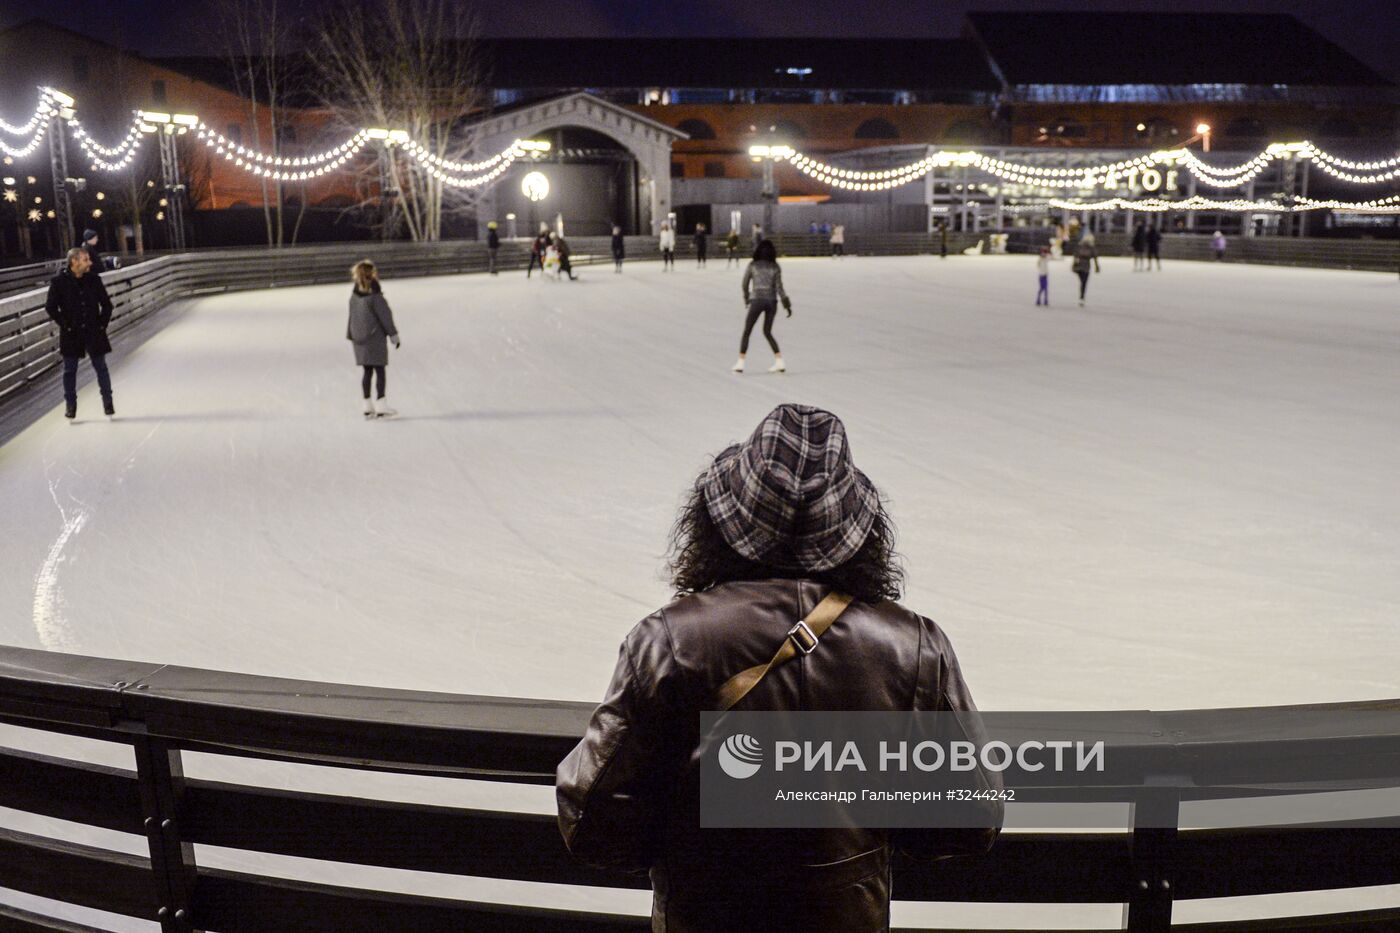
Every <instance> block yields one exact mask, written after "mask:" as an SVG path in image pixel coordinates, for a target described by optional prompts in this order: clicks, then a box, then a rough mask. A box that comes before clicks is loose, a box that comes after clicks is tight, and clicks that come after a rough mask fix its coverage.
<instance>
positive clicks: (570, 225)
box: [495, 126, 642, 236]
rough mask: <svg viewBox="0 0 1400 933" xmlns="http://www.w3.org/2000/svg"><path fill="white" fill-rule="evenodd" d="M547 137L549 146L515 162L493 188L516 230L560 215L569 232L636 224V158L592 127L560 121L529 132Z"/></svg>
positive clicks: (595, 232)
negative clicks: (529, 157) (513, 168)
mask: <svg viewBox="0 0 1400 933" xmlns="http://www.w3.org/2000/svg"><path fill="white" fill-rule="evenodd" d="M530 138H531V139H543V140H547V141H548V142H549V151H548V152H547V153H544V154H543V155H541V156H539V157H538V158H533V157H532V158H531V159H529V160H528V161H522V162H521V163H519V167H520V170H519V171H512V172H511V173H509V174H508V175H507V176H506V179H505V180H504V183H503V184H501V185H500V186H498V187H497V190H496V192H495V195H496V197H495V207H496V211H497V213H498V214H500V215H501V216H502V217H504V216H506V215H508V214H514V215H515V216H516V230H517V231H518V233H519V234H520V235H521V236H528V235H531V234H533V233H534V232H535V231H536V230H538V229H539V226H540V224H541V223H545V224H548V225H549V226H551V227H552V226H553V225H554V221H555V218H556V217H558V216H561V215H562V216H563V218H564V222H565V229H566V231H567V232H568V233H569V234H571V235H574V236H605V235H607V234H608V233H611V232H612V226H613V224H618V225H619V226H621V227H622V230H623V232H624V233H629V234H633V233H638V232H640V231H641V229H642V210H641V208H642V205H641V198H640V197H639V196H638V190H637V189H638V174H639V170H638V166H637V158H636V156H634V155H633V154H632V151H631V150H630V149H628V148H627V147H626V146H624V145H623V144H622V143H621V142H619V141H617V140H616V139H614V138H612V137H611V136H609V135H607V134H606V133H600V132H598V131H597V130H591V129H588V128H587V127H581V126H560V127H556V128H554V129H552V130H546V131H544V132H537V133H533V134H531V137H530Z"/></svg>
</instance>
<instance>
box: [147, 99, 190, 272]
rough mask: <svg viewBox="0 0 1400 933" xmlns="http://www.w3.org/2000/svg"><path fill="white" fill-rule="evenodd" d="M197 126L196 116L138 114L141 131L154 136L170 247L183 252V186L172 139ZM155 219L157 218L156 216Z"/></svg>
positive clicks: (156, 111) (157, 113)
mask: <svg viewBox="0 0 1400 933" xmlns="http://www.w3.org/2000/svg"><path fill="white" fill-rule="evenodd" d="M198 125H199V117H197V116H195V115H194V114H189V113H176V114H169V113H163V112H161V111H158V110H142V111H141V132H143V133H151V134H154V135H155V137H156V148H157V150H158V151H159V153H160V183H161V188H162V189H164V191H165V198H164V199H163V200H164V201H165V203H164V204H163V205H161V206H162V207H163V208H164V209H165V210H164V214H165V219H166V222H167V223H168V224H169V226H170V246H171V248H172V249H175V250H178V251H184V249H185V247H186V242H185V205H184V193H185V184H184V182H183V181H182V180H181V178H180V152H179V149H178V148H176V145H175V139H176V137H177V136H183V135H185V134H186V133H188V132H189V131H190V127H192V126H198ZM157 219H159V217H157Z"/></svg>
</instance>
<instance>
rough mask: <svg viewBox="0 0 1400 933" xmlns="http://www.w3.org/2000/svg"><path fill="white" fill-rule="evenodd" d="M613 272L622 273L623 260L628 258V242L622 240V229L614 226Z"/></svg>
mask: <svg viewBox="0 0 1400 933" xmlns="http://www.w3.org/2000/svg"><path fill="white" fill-rule="evenodd" d="M612 254H613V271H614V272H621V271H622V260H624V259H626V258H627V241H626V240H624V239H623V238H622V228H621V227H619V226H618V225H617V224H613V232H612Z"/></svg>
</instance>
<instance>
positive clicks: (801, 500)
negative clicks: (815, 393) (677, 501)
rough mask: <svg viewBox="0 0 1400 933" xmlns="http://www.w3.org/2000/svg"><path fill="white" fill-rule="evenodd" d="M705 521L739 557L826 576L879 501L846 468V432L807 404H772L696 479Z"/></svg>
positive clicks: (853, 546)
mask: <svg viewBox="0 0 1400 933" xmlns="http://www.w3.org/2000/svg"><path fill="white" fill-rule="evenodd" d="M700 488H701V491H702V492H703V493H704V495H705V505H706V507H707V508H708V510H709V513H710V518H711V519H713V520H714V523H715V524H716V525H717V526H718V527H719V530H720V534H722V535H723V536H724V540H725V541H726V542H728V544H729V546H730V547H732V548H733V549H734V550H735V551H737V552H738V553H739V554H740V555H742V556H743V557H746V558H748V559H749V560H754V561H761V562H763V563H767V564H772V565H774V566H777V567H782V568H784V569H789V570H792V569H796V570H807V571H814V572H816V571H823V570H830V569H831V568H832V567H838V566H840V565H841V564H844V563H845V562H846V561H848V560H850V559H851V558H852V557H853V556H855V553H856V552H857V551H859V550H860V547H861V545H862V544H864V543H865V539H866V537H867V536H868V535H869V534H870V527H871V525H873V524H874V522H875V515H876V513H877V512H878V511H879V507H880V496H879V493H877V492H876V491H875V487H874V486H873V485H872V484H871V482H870V480H869V479H867V478H866V476H865V474H864V473H862V472H860V470H857V469H856V467H855V464H854V463H852V462H851V449H850V445H849V444H848V443H847V441H846V426H845V425H843V424H842V423H841V419H840V418H838V417H836V416H835V415H833V414H832V413H831V412H828V411H822V410H821V409H820V408H812V407H811V406H809V405H779V406H778V407H777V408H775V409H773V410H772V411H771V412H770V413H769V414H768V416H767V417H766V418H764V419H763V421H761V422H760V423H759V425H758V428H757V429H756V430H755V431H754V432H753V435H752V436H750V437H749V439H748V440H747V441H745V442H744V443H742V444H735V445H733V446H731V447H728V448H726V449H725V450H723V451H722V452H721V453H720V454H719V456H717V457H715V462H714V463H713V464H712V465H711V467H710V469H709V470H708V471H706V473H705V475H704V476H702V477H701V478H700Z"/></svg>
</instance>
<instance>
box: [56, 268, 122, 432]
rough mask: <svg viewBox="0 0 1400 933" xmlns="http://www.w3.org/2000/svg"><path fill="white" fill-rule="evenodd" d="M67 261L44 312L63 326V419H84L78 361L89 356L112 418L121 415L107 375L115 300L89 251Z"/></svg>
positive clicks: (60, 338)
mask: <svg viewBox="0 0 1400 933" xmlns="http://www.w3.org/2000/svg"><path fill="white" fill-rule="evenodd" d="M67 260H68V261H67V263H66V264H65V266H64V268H63V271H62V272H60V273H59V274H58V275H56V276H54V277H53V281H51V282H50V283H49V295H48V299H47V300H46V301H45V302H44V310H45V311H47V312H48V315H49V317H50V318H51V319H52V320H53V322H54V323H55V324H57V325H58V353H59V355H60V356H62V357H63V401H64V412H63V416H64V417H65V418H68V419H69V420H70V421H71V420H72V419H74V418H76V417H77V416H78V361H79V360H81V359H82V358H83V357H84V356H86V357H88V358H89V359H90V360H92V368H93V371H94V372H96V373H97V387H98V390H99V391H100V392H101V394H102V410H103V412H105V413H106V415H107V417H109V418H111V417H114V416H115V415H116V413H117V411H116V408H115V407H114V405H113V402H112V377H111V374H110V373H108V371H107V354H108V353H111V352H112V344H111V342H110V341H109V340H108V339H107V326H108V325H109V324H111V323H112V299H111V298H109V297H108V296H107V288H106V286H104V285H103V284H102V277H101V276H100V275H98V274H97V270H96V269H94V268H93V266H92V256H91V254H90V253H89V252H88V251H87V250H86V249H84V248H83V247H81V246H75V247H73V248H72V249H70V250H69V251H68V256H67Z"/></svg>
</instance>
